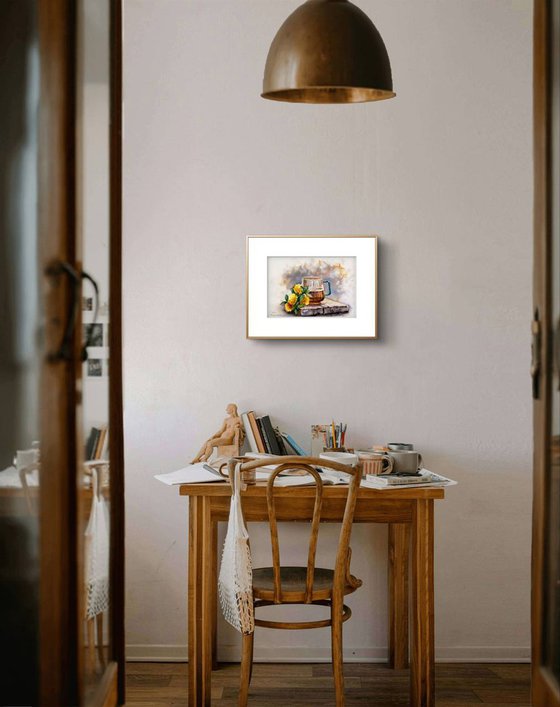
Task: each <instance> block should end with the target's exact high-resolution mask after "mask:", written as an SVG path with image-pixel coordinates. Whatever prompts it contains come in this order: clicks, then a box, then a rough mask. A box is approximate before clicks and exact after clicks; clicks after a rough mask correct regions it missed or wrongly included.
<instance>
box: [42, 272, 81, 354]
mask: <svg viewBox="0 0 560 707" xmlns="http://www.w3.org/2000/svg"><path fill="white" fill-rule="evenodd" d="M46 272H47V275H50V276H51V277H58V276H59V275H66V276H67V277H68V279H69V281H70V286H71V293H70V304H69V305H68V314H67V316H66V324H65V326H64V333H63V334H62V341H61V342H60V346H59V347H58V349H57V350H56V351H54V352H53V353H50V354H48V357H47V358H48V360H49V361H51V362H52V363H55V362H56V361H71V360H72V337H73V335H74V328H75V326H76V319H77V316H78V301H79V296H80V276H79V275H78V272H77V271H76V270H75V268H73V267H72V266H71V265H70V263H67V262H66V261H64V260H60V261H59V262H58V263H55V264H54V265H51V266H49V267H48V268H47V271H46Z"/></svg>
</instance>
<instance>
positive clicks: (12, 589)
mask: <svg viewBox="0 0 560 707" xmlns="http://www.w3.org/2000/svg"><path fill="white" fill-rule="evenodd" d="M0 46H2V47H4V48H6V47H9V51H4V53H3V57H2V71H1V72H0V105H1V106H2V110H0V322H1V329H0V557H1V558H2V559H1V562H0V636H1V640H2V646H1V649H2V656H3V657H2V661H1V662H0V703H1V704H2V705H7V704H9V705H22V704H26V705H27V704H31V703H33V704H37V701H38V677H39V676H38V655H39V644H38V641H39V631H38V625H39V518H38V513H39V504H38V486H39V461H40V460H39V443H38V441H37V440H38V439H39V415H38V408H39V405H38V403H39V368H40V362H41V353H42V352H41V347H40V336H39V334H40V328H41V324H42V322H41V320H40V307H39V296H38V282H39V275H38V273H39V265H38V254H37V130H38V125H37V113H38V104H39V71H38V47H37V27H36V3H35V2H34V1H33V0H20V1H19V2H11V3H6V2H4V3H0Z"/></svg>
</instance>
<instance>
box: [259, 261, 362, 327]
mask: <svg viewBox="0 0 560 707" xmlns="http://www.w3.org/2000/svg"><path fill="white" fill-rule="evenodd" d="M286 314H290V315H295V316H298V315H299V316H302V317H313V316H321V315H322V316H324V315H344V316H349V317H355V316H356V258H355V257H354V256H350V257H335V258H332V257H329V256H325V257H321V256H318V257H303V258H302V257H289V256H288V257H282V256H272V257H269V258H268V316H269V317H275V316H286Z"/></svg>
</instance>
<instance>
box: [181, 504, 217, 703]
mask: <svg viewBox="0 0 560 707" xmlns="http://www.w3.org/2000/svg"><path fill="white" fill-rule="evenodd" d="M211 584H212V522H211V518H210V502H209V499H208V498H205V497H204V496H191V497H190V498H189V576H188V605H187V615H188V621H189V626H188V633H189V666H188V674H189V680H188V685H189V694H188V707H209V706H210V683H211V676H212V590H211Z"/></svg>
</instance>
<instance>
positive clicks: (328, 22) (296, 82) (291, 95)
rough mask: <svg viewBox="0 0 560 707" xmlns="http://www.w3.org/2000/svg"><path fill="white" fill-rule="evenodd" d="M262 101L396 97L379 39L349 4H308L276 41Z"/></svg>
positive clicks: (312, 0)
mask: <svg viewBox="0 0 560 707" xmlns="http://www.w3.org/2000/svg"><path fill="white" fill-rule="evenodd" d="M261 95H262V97H263V98H270V99H272V100H275V101H290V102H293V103H361V102H364V101H381V100H384V99H385V98H393V97H394V96H395V93H394V91H393V79H392V76H391V64H390V62H389V56H388V54H387V50H386V48H385V44H384V42H383V39H382V38H381V35H380V34H379V32H378V31H377V29H376V27H375V25H374V24H373V22H372V21H371V20H370V19H369V17H368V16H367V15H366V14H365V13H364V12H363V11H362V10H360V8H359V7H356V5H354V4H352V3H351V2H350V1H349V0H307V2H304V3H303V5H301V6H300V7H298V8H297V10H295V11H294V12H293V13H292V14H291V15H290V16H289V17H288V19H287V20H286V21H285V22H284V24H283V25H282V26H281V27H280V29H279V30H278V32H277V34H276V36H275V37H274V39H273V41H272V44H271V45H270V49H269V52H268V57H267V60H266V66H265V70H264V80H263V92H262V94H261Z"/></svg>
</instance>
